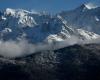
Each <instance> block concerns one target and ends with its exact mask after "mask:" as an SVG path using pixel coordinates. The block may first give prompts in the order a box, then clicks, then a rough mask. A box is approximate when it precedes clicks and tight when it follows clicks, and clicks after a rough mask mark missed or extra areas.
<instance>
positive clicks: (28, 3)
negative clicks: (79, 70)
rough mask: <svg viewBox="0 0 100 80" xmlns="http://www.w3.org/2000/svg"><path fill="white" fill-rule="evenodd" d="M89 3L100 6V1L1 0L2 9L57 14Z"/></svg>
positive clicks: (0, 7)
mask: <svg viewBox="0 0 100 80" xmlns="http://www.w3.org/2000/svg"><path fill="white" fill-rule="evenodd" d="M88 2H93V3H97V4H99V3H100V0H0V9H5V8H22V9H28V10H31V9H33V10H36V11H47V12H50V13H57V12H60V11H62V10H70V9H73V8H76V7H78V6H79V5H81V4H83V3H88Z"/></svg>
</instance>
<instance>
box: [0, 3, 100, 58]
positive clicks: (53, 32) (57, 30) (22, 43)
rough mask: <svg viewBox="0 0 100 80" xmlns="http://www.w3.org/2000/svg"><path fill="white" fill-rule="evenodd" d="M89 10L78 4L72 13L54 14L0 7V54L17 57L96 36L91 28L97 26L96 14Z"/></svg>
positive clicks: (99, 36) (97, 18)
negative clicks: (1, 8)
mask: <svg viewBox="0 0 100 80" xmlns="http://www.w3.org/2000/svg"><path fill="white" fill-rule="evenodd" d="M98 9H99V8H98ZM91 10H92V9H91ZM91 10H90V9H87V8H86V7H85V5H82V6H81V7H80V8H77V9H76V10H75V11H76V12H74V13H73V11H70V12H67V13H66V12H63V13H61V14H57V15H54V16H53V15H50V14H46V13H38V12H34V11H32V12H29V11H26V10H23V9H10V8H7V9H6V10H3V11H0V52H1V53H0V55H2V56H5V57H19V56H23V55H29V54H31V53H35V52H38V51H43V50H51V49H53V50H55V49H59V48H63V47H66V46H68V45H73V44H80V43H85V42H86V41H88V42H89V41H92V40H95V39H98V38H100V35H99V34H96V33H94V32H95V28H97V30H99V27H98V25H99V24H100V23H99V22H100V21H99V14H98V15H95V16H92V14H91V13H92V12H93V13H94V11H95V9H93V11H91ZM87 11H88V12H89V14H90V15H88V14H87ZM90 11H91V13H90ZM96 11H99V10H96ZM97 13H98V12H97ZM85 14H86V15H85ZM84 16H86V17H84ZM90 17H91V19H90ZM81 19H82V20H81ZM87 19H88V20H87ZM80 21H81V22H80ZM85 21H86V22H85ZM84 22H85V23H84ZM83 23H84V25H83ZM93 23H96V24H95V25H94V26H95V27H92V26H93ZM76 24H77V25H76ZM87 28H88V29H87ZM84 29H86V30H84ZM88 30H90V31H93V32H89V31H88ZM97 33H98V32H97Z"/></svg>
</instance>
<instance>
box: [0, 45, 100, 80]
mask: <svg viewBox="0 0 100 80" xmlns="http://www.w3.org/2000/svg"><path fill="white" fill-rule="evenodd" d="M99 76H100V45H99V44H88V45H73V46H69V47H66V48H63V49H59V50H56V51H43V52H40V53H36V54H32V55H29V56H26V57H20V58H15V59H14V58H13V59H7V58H3V57H0V79H1V80H99V79H100V78H99Z"/></svg>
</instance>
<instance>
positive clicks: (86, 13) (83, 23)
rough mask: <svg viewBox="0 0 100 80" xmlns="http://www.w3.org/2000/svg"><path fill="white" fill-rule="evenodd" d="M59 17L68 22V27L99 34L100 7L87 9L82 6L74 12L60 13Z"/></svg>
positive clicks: (85, 6)
mask: <svg viewBox="0 0 100 80" xmlns="http://www.w3.org/2000/svg"><path fill="white" fill-rule="evenodd" d="M59 15H60V16H62V18H63V19H65V20H66V21H67V22H68V26H71V27H76V28H82V29H85V30H88V31H92V32H95V33H98V34H100V31H99V29H100V27H99V26H100V7H96V8H89V7H88V6H87V5H85V4H83V5H81V6H80V7H78V8H76V9H74V10H71V11H64V12H61V13H60V14H59Z"/></svg>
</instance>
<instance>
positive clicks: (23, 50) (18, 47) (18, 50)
mask: <svg viewBox="0 0 100 80" xmlns="http://www.w3.org/2000/svg"><path fill="white" fill-rule="evenodd" d="M86 43H100V38H98V39H96V40H92V41H81V40H79V39H77V38H76V37H72V38H70V39H67V40H66V41H61V42H56V41H55V42H51V43H38V44H32V43H29V42H28V41H27V40H21V41H12V40H10V41H0V55H1V56H4V57H10V58H12V57H21V56H25V55H29V54H32V53H35V52H40V51H43V50H54V49H59V48H63V47H66V46H69V45H74V44H86Z"/></svg>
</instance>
